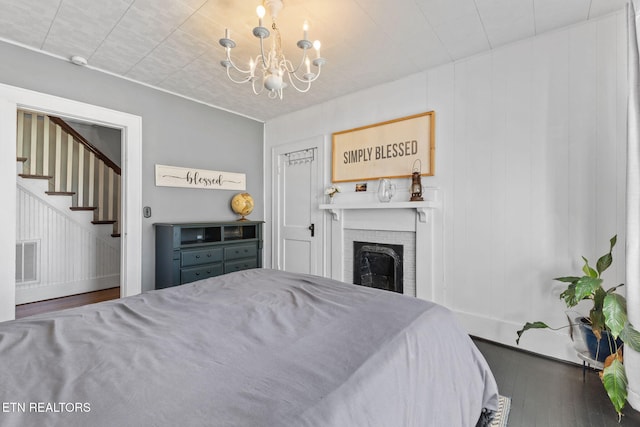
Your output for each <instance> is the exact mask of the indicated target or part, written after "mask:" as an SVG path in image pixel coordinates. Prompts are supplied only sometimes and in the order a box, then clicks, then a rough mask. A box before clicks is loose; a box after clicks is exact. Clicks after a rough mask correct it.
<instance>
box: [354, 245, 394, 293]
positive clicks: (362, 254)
mask: <svg viewBox="0 0 640 427" xmlns="http://www.w3.org/2000/svg"><path fill="white" fill-rule="evenodd" d="M353 283H355V284H356V285H362V286H368V287H370V288H378V289H384V290H387V291H392V292H398V293H403V246H402V245H392V244H385V243H370V242H356V241H354V242H353Z"/></svg>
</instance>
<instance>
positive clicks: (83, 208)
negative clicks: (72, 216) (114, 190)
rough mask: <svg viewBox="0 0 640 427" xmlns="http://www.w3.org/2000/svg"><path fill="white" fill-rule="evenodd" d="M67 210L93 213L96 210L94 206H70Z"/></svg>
mask: <svg viewBox="0 0 640 427" xmlns="http://www.w3.org/2000/svg"><path fill="white" fill-rule="evenodd" d="M69 209H71V210H72V211H95V210H96V209H98V208H97V207H95V206H71V207H70V208H69Z"/></svg>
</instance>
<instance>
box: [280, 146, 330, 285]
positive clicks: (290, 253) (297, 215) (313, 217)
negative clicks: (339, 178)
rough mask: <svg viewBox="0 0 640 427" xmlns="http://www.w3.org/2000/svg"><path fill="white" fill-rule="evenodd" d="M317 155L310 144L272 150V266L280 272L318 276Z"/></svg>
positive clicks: (319, 215)
mask: <svg viewBox="0 0 640 427" xmlns="http://www.w3.org/2000/svg"><path fill="white" fill-rule="evenodd" d="M318 152H319V150H318V144H313V142H312V141H309V142H307V143H296V144H289V145H285V146H280V147H276V148H274V159H273V160H274V163H275V164H274V165H273V166H274V169H273V170H274V171H277V177H276V186H275V188H276V192H275V198H276V200H274V206H275V216H274V222H275V223H276V224H277V228H276V229H275V233H274V242H276V248H275V251H274V255H275V257H276V259H275V263H274V265H275V266H276V268H278V269H280V270H284V271H289V272H293V273H307V274H320V268H319V266H320V261H321V260H320V256H321V251H320V242H321V238H320V236H321V233H320V231H321V230H320V228H321V226H322V224H321V218H322V216H321V214H320V211H319V210H318V200H319V198H318V192H319V190H318V182H319V178H318V172H319V170H318V163H319V162H318Z"/></svg>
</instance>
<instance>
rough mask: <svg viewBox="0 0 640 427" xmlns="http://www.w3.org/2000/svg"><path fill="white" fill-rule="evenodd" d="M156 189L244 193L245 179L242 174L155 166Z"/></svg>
mask: <svg viewBox="0 0 640 427" xmlns="http://www.w3.org/2000/svg"><path fill="white" fill-rule="evenodd" d="M156 187H182V188H203V189H206V190H237V191H245V190H246V189H247V177H246V175H245V174H243V173H234V172H220V171H211V170H206V169H194V168H181V167H178V166H165V165H156Z"/></svg>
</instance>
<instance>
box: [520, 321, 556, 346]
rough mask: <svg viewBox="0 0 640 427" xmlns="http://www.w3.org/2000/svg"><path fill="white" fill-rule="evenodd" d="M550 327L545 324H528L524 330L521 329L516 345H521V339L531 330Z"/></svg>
mask: <svg viewBox="0 0 640 427" xmlns="http://www.w3.org/2000/svg"><path fill="white" fill-rule="evenodd" d="M548 327H549V325H547V324H546V323H544V322H533V323H532V322H527V323H525V325H524V326H523V327H522V329H520V330H519V331H518V332H517V333H518V339H517V340H516V344H520V337H522V334H523V333H525V332H526V331H528V330H529V329H545V328H548Z"/></svg>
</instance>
